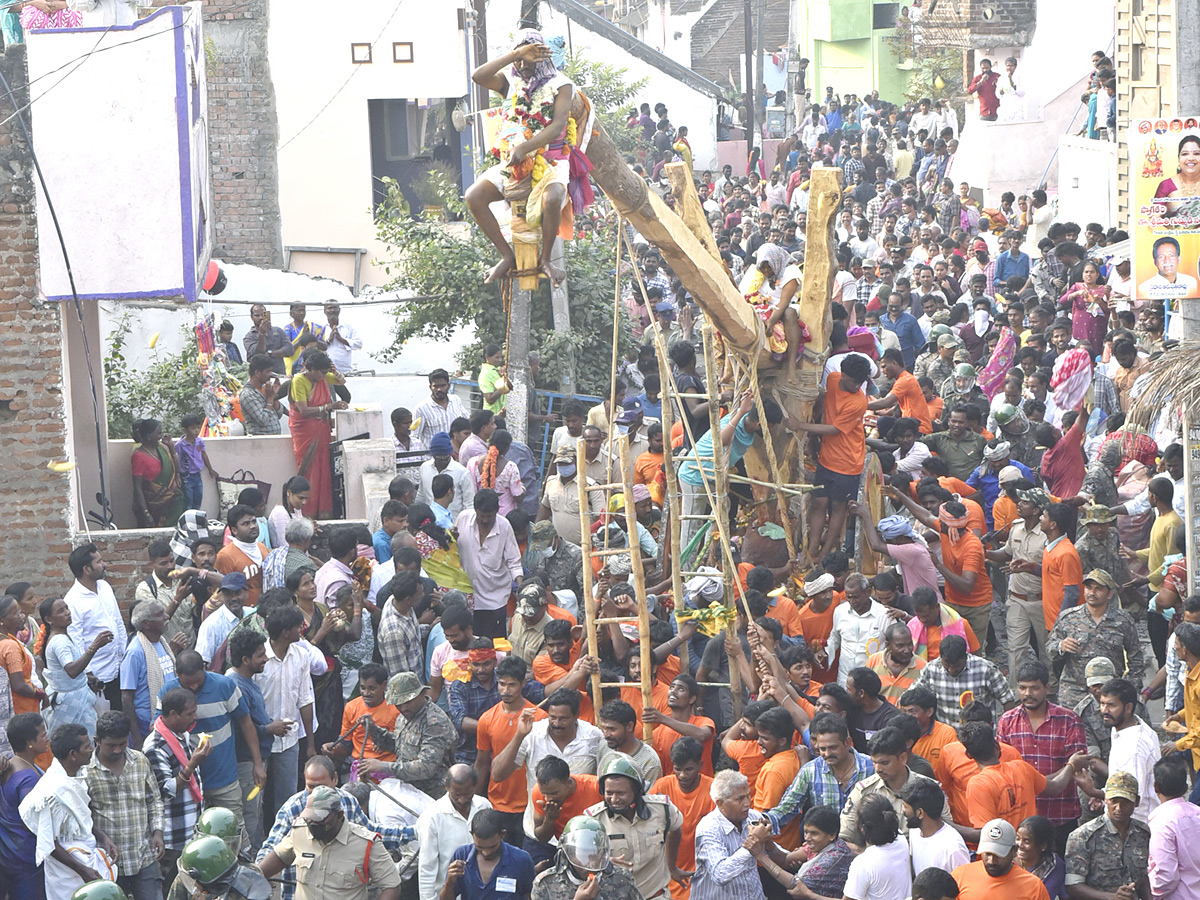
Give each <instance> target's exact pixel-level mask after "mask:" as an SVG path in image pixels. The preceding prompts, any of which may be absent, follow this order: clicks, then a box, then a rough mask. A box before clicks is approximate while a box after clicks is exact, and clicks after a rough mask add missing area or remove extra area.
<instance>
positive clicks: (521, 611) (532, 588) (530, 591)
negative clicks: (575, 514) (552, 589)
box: [517, 523, 553, 616]
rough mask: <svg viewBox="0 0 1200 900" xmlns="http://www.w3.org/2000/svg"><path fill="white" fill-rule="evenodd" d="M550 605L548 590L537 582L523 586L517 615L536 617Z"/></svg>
mask: <svg viewBox="0 0 1200 900" xmlns="http://www.w3.org/2000/svg"><path fill="white" fill-rule="evenodd" d="M539 524H541V523H539ZM551 527H553V526H551ZM549 604H550V600H549V598H548V597H547V596H546V589H545V588H543V587H542V586H541V584H539V583H538V582H537V581H534V582H532V583H530V584H526V585H522V586H521V590H520V592H519V593H518V594H517V615H518V616H536V615H537V614H538V610H540V609H543V608H545V607H546V606H548V605H549Z"/></svg>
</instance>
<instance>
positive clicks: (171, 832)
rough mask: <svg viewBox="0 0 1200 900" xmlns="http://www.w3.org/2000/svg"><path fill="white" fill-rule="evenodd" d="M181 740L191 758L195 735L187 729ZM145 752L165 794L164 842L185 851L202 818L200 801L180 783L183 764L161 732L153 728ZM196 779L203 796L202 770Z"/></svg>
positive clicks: (163, 799) (169, 846) (180, 737)
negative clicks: (197, 823)
mask: <svg viewBox="0 0 1200 900" xmlns="http://www.w3.org/2000/svg"><path fill="white" fill-rule="evenodd" d="M179 743H180V744H181V745H182V746H183V752H184V753H186V754H187V757H188V759H191V758H192V754H193V753H194V752H195V751H196V746H197V744H198V741H197V739H196V737H195V736H193V735H192V734H191V733H188V732H185V733H184V734H183V735H181V736H179ZM142 752H143V753H144V754H146V759H147V760H148V761H149V763H150V769H151V771H152V772H153V773H154V778H155V780H156V781H157V782H158V789H159V792H160V793H161V794H162V801H163V818H164V821H163V843H164V844H166V846H167V849H168V850H182V849H183V845H184V844H186V843H187V842H188V841H190V840H191V839H192V834H193V832H195V830H196V820H197V819H199V818H200V802H199V801H198V800H196V799H195V798H194V797H193V796H192V791H191V789H190V788H189V787H188V786H187V785H186V784H184V785H180V783H179V779H178V778H176V777H175V776H176V775H177V774H178V773H179V771H180V770H181V769H182V768H183V764H182V763H181V762H179V760H177V759H176V758H175V754H174V753H172V752H171V748H170V747H168V746H167V742H166V741H164V740H163V738H162V735H160V734H159V733H158V732H157V731H154V730H152V731H151V732H150V735H149V736H148V737H147V738H146V742H145V743H144V744H143V745H142ZM90 780H91V779H89V781H90ZM196 782H197V783H198V784H199V785H200V792H201V795H203V793H204V782H203V781H201V779H200V770H199V769H197V770H196Z"/></svg>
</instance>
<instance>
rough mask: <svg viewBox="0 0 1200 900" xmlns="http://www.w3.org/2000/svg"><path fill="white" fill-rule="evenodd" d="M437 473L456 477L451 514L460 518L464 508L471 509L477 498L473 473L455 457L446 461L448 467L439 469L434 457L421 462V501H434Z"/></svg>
mask: <svg viewBox="0 0 1200 900" xmlns="http://www.w3.org/2000/svg"><path fill="white" fill-rule="evenodd" d="M437 475H449V476H450V477H451V478H453V479H454V499H453V500H452V501H450V515H451V516H452V517H453V518H456V519H457V518H458V514H459V513H460V512H462V511H463V510H464V509H470V508H471V503H472V501H474V499H475V483H474V482H473V481H471V473H470V472H468V471H467V467H466V466H464V465H463V464H462V463H459V462H456V461H454V460H453V459H452V460H450V462H448V463H446V468H444V469H439V468H438V467H437V464H436V463H434V461H433V460H432V459H427V460H425V462H423V463H421V469H420V482H421V483H420V484H419V485H418V486H417V500H418V501H419V502H421V503H430V504H432V503H433V479H434V477H435V476H437Z"/></svg>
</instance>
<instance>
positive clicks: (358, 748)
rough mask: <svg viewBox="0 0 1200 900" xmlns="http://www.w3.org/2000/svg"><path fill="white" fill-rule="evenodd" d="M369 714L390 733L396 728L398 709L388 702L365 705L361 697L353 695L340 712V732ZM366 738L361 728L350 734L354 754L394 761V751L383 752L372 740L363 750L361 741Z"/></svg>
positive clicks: (356, 756) (348, 728) (347, 729)
mask: <svg viewBox="0 0 1200 900" xmlns="http://www.w3.org/2000/svg"><path fill="white" fill-rule="evenodd" d="M364 715H368V716H370V717H371V718H372V719H373V720H374V722H375V724H376V725H378V726H379V727H380V728H382V729H383V730H384V731H386V732H387V733H388V734H391V733H392V732H393V731H394V730H395V728H396V719H397V718H398V717H399V716H400V710H398V709H396V707H394V706H393V705H392V704H390V703H380V704H379V705H378V706H367V704H366V702H365V701H364V700H363V698H362V697H355V698H354V699H353V700H351V701H350V702H349V703H347V704H346V708H345V710H344V711H343V712H342V734H345V733H346V732H347V731H349V730H350V728H351V727H352V726H353V725H354V723H355V722H357V721H358V720H359V719H360V718H362V716H364ZM366 739H367V736H366V733H365V732H364V731H363V730H362V729H361V728H356V729H355V731H354V734H352V735H350V741H351V743H352V744H353V746H354V756H355V758H358V757H365V758H366V759H381V760H383V761H384V762H395V761H396V754H395V753H383V752H381V751H380V750H379V748H377V747H376V746H375V743H374V742H372V743H371V746H370V747H368V748H367V750H366V751H365V752H364V751H363V742H364V741H365V740H366Z"/></svg>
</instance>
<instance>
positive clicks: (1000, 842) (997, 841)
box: [979, 779, 1111, 856]
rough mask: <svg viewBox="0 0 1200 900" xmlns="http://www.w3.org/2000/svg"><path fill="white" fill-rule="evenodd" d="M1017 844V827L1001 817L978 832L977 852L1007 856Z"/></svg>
mask: <svg viewBox="0 0 1200 900" xmlns="http://www.w3.org/2000/svg"><path fill="white" fill-rule="evenodd" d="M1110 780H1111V779H1110ZM1016 845H1017V829H1015V828H1013V827H1012V825H1011V824H1009V823H1008V822H1005V821H1004V820H1003V819H992V820H991V821H990V822H988V823H987V824H986V825H984V826H983V830H982V831H980V832H979V852H980V853H995V854H996V855H997V856H1008V854H1009V853H1010V852H1011V851H1012V848H1013V847H1015V846H1016Z"/></svg>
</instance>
